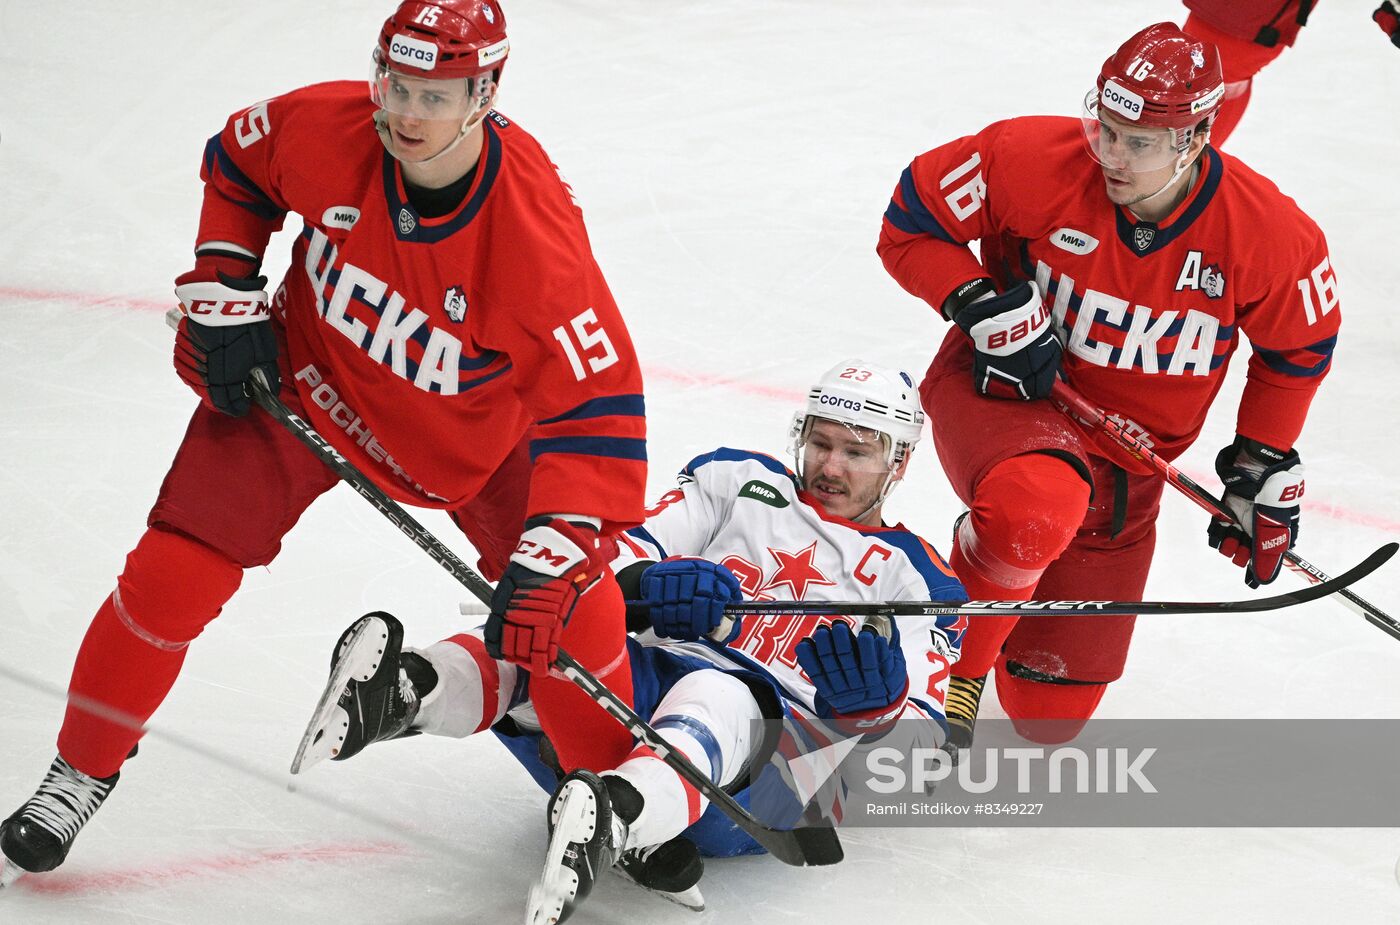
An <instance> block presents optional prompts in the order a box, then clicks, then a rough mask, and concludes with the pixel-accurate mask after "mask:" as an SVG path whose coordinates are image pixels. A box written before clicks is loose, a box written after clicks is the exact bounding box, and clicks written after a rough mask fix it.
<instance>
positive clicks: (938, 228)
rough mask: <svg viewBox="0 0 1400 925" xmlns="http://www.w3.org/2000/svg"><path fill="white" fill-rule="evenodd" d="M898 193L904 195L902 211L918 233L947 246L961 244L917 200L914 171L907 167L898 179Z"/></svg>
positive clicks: (921, 201)
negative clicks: (945, 242)
mask: <svg viewBox="0 0 1400 925" xmlns="http://www.w3.org/2000/svg"><path fill="white" fill-rule="evenodd" d="M899 191H900V193H902V194H903V195H904V211H905V212H906V213H908V215H909V218H910V220H911V221H913V222H914V224H915V225H917V226H918V228H919V230H920V231H922V232H923V233H924V234H929V235H933V236H934V237H935V238H938V239H939V240H940V241H947V242H948V243H949V244H961V243H962V242H961V241H957V240H954V238H953V236H952V235H951V234H949V233H948V231H947V229H946V228H944V227H943V225H942V224H940V223H939V221H938V219H937V218H935V217H934V215H933V213H932V212H930V211H929V210H928V207H927V206H925V205H924V201H923V200H922V199H920V198H919V191H918V189H917V188H916V187H915V186H914V171H913V170H912V169H911V168H909V167H905V168H904V173H903V175H901V176H900V178H899Z"/></svg>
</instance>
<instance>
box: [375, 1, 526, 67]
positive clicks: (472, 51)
mask: <svg viewBox="0 0 1400 925" xmlns="http://www.w3.org/2000/svg"><path fill="white" fill-rule="evenodd" d="M509 53H510V40H509V39H507V38H506V16H505V13H504V12H502V10H501V8H500V6H499V5H498V4H497V3H496V0H437V2H435V3H427V2H425V0H404V2H403V3H400V4H399V8H398V9H397V10H395V11H394V15H392V16H390V17H389V18H388V19H387V20H385V21H384V28H383V29H381V30H380V31H379V46H378V48H376V49H375V53H374V58H375V63H376V64H377V65H379V66H380V67H382V68H385V69H388V70H392V71H396V72H398V73H400V74H407V75H409V76H412V77H425V78H429V79H432V80H445V79H448V78H458V77H479V76H481V75H484V74H492V73H493V72H494V74H493V80H495V81H497V82H499V80H500V71H501V69H502V68H503V67H504V66H505V63H506V56H507V55H508V54H509Z"/></svg>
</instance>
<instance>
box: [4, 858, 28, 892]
mask: <svg viewBox="0 0 1400 925" xmlns="http://www.w3.org/2000/svg"><path fill="white" fill-rule="evenodd" d="M27 873H29V871H27V870H25V869H24V868H23V867H20V866H19V865H18V864H16V863H15V862H14V861H11V860H10V859H9V858H7V857H5V856H4V855H3V854H0V890H3V889H4V888H5V887H7V886H9V885H10V884H12V883H14V882H15V881H16V880H18V879H19V878H20V877H23V876H24V875H25V874H27Z"/></svg>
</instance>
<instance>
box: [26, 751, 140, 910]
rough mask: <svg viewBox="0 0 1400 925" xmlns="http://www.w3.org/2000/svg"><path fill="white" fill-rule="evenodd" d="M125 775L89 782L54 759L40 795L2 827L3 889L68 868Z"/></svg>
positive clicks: (63, 762) (41, 786)
mask: <svg viewBox="0 0 1400 925" xmlns="http://www.w3.org/2000/svg"><path fill="white" fill-rule="evenodd" d="M120 776H121V774H120V772H118V773H117V774H113V775H112V776H111V777H102V778H97V777H89V776H88V775H86V774H84V773H83V772H81V771H79V770H77V769H75V768H74V767H73V766H72V765H70V764H69V763H68V762H67V761H64V760H63V757H62V756H59V757H56V758H54V760H53V763H52V764H51V765H49V773H48V774H46V775H44V782H43V783H42V784H40V785H39V789H38V790H37V791H36V792H35V794H34V796H32V797H30V798H29V800H28V801H26V802H25V804H24V805H23V806H21V807H20V808H19V809H18V810H16V811H15V813H14V815H12V816H10V818H8V819H6V820H5V821H4V823H3V824H0V888H4V887H7V886H9V885H10V884H12V883H14V882H15V881H16V880H18V879H19V878H20V877H21V876H23V875H24V874H25V873H36V874H37V873H43V872H45V871H50V870H53V869H54V868H55V867H58V866H59V865H60V864H62V863H63V861H64V859H65V858H67V857H68V850H69V849H70V848H72V847H73V839H75V838H77V837H78V832H79V831H80V830H81V829H82V827H83V826H84V825H86V824H87V821H88V820H89V819H91V818H92V815H93V813H95V812H97V808H98V807H99V806H101V805H102V801H103V800H105V799H107V795H108V794H110V793H111V792H112V788H113V787H115V786H116V785H117V778H118V777H120Z"/></svg>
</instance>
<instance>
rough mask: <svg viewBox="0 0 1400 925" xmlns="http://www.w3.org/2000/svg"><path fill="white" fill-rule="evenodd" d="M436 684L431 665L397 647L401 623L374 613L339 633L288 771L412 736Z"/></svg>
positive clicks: (435, 674) (401, 640) (400, 636)
mask: <svg viewBox="0 0 1400 925" xmlns="http://www.w3.org/2000/svg"><path fill="white" fill-rule="evenodd" d="M436 683H437V673H436V672H435V671H434V670H433V667H432V665H430V664H429V663H428V660H427V659H425V658H424V657H423V656H422V655H419V654H418V653H417V652H413V651H409V652H404V651H403V624H401V623H400V622H399V621H398V620H397V619H395V618H394V617H393V616H391V615H389V614H387V613H383V612H375V613H371V614H366V615H365V616H363V617H361V618H360V619H358V620H356V621H355V622H354V623H352V624H351V625H350V627H349V628H347V629H346V630H345V632H344V633H342V634H341V635H340V639H339V641H338V642H337V643H336V645H335V649H334V650H333V654H332V656H331V674H330V678H329V680H327V681H326V687H325V689H324V690H323V691H322V692H321V699H320V700H319V701H318V702H317V704H316V712H315V713H314V714H312V717H311V722H310V723H308V724H307V727H306V732H305V733H303V734H302V737H301V744H300V746H298V748H297V753H296V756H295V757H294V758H293V759H292V773H293V774H297V773H299V772H300V771H302V770H303V769H305V768H309V767H311V766H313V765H315V764H318V763H320V762H322V761H324V760H325V759H327V758H330V759H331V760H333V761H343V760H345V759H346V758H350V757H352V756H354V755H357V754H359V752H360V751H361V750H362V749H364V747H365V746H366V745H369V744H371V743H374V742H383V741H386V740H388V739H397V738H403V737H405V736H410V735H417V732H416V731H415V730H414V729H412V728H411V725H412V723H413V719H414V717H415V716H417V715H418V707H419V705H420V703H421V699H422V697H423V696H425V695H426V694H427V693H428V692H429V691H431V690H432V688H433V687H434V685H436Z"/></svg>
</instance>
